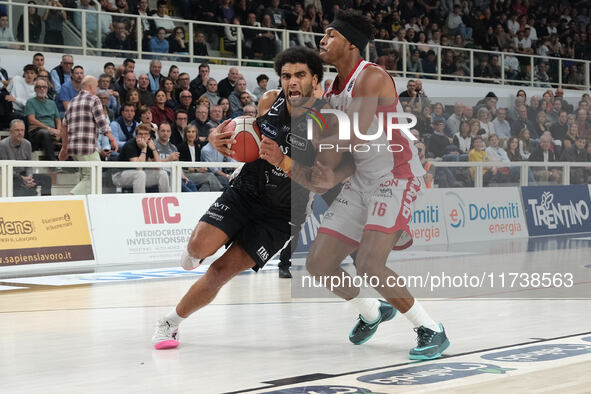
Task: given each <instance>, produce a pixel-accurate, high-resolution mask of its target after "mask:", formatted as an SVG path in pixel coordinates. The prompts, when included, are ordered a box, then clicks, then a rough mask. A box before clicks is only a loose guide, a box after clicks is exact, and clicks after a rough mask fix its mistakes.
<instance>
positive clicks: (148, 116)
mask: <svg viewBox="0 0 591 394" xmlns="http://www.w3.org/2000/svg"><path fill="white" fill-rule="evenodd" d="M138 113H139V116H138ZM135 117H136V119H139V123H138V124H147V125H148V126H150V130H152V134H151V136H152V137H155V136H156V130H158V125H156V123H153V122H152V110H151V109H150V108H149V107H146V106H145V105H142V106H141V107H140V109H139V110H138V112H136V115H135Z"/></svg>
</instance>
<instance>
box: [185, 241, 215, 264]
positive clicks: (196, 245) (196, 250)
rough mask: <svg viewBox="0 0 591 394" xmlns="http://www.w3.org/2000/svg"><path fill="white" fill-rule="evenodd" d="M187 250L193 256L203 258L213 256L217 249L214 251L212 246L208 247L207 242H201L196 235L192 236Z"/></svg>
mask: <svg viewBox="0 0 591 394" xmlns="http://www.w3.org/2000/svg"><path fill="white" fill-rule="evenodd" d="M187 252H188V253H189V255H190V256H191V257H192V258H194V259H198V260H202V259H204V258H207V257H209V256H211V255H212V254H213V253H214V252H215V250H213V251H212V250H211V247H208V246H207V245H206V244H205V242H199V241H197V240H196V239H195V238H194V237H191V240H190V241H189V244H188V245H187Z"/></svg>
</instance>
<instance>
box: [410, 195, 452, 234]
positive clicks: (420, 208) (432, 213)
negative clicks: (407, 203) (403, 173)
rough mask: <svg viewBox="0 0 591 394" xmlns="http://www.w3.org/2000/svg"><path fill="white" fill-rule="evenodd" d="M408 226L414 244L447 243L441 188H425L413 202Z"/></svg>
mask: <svg viewBox="0 0 591 394" xmlns="http://www.w3.org/2000/svg"><path fill="white" fill-rule="evenodd" d="M409 227H410V232H411V234H412V237H413V243H414V245H440V244H447V229H446V226H445V220H444V218H443V204H442V200H441V190H434V189H427V190H425V192H424V193H423V194H422V195H421V196H420V197H419V198H418V199H417V201H415V202H414V203H413V212H412V217H411V221H410V226H409Z"/></svg>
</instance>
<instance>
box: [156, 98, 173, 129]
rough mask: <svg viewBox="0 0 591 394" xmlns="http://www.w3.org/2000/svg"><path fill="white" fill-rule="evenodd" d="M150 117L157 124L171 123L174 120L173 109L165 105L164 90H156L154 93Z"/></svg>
mask: <svg viewBox="0 0 591 394" xmlns="http://www.w3.org/2000/svg"><path fill="white" fill-rule="evenodd" d="M152 119H153V122H154V123H156V125H157V126H159V125H160V123H162V122H168V123H171V124H172V123H173V122H174V111H173V109H172V108H170V107H167V106H166V93H164V90H158V91H157V92H156V94H155V95H154V106H153V107H152Z"/></svg>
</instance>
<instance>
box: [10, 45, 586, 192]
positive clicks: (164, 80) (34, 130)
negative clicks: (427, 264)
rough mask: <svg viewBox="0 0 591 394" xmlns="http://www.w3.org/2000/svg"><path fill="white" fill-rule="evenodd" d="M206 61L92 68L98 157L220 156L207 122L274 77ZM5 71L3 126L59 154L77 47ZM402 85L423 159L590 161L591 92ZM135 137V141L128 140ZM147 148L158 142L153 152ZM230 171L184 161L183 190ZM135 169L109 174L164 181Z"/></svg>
mask: <svg viewBox="0 0 591 394" xmlns="http://www.w3.org/2000/svg"><path fill="white" fill-rule="evenodd" d="M210 67H211V66H210V65H209V64H207V63H202V64H200V65H199V67H198V73H197V75H195V76H194V78H193V76H192V75H190V74H188V73H186V72H183V71H182V70H181V69H179V67H178V66H176V65H172V66H171V67H170V68H169V69H168V70H167V71H165V70H162V64H161V62H160V61H159V60H156V59H154V60H152V61H151V62H150V64H149V67H148V68H147V70H137V69H136V67H135V60H134V59H131V58H127V59H124V60H123V62H122V63H121V64H114V63H112V62H107V63H105V64H104V67H103V71H104V72H103V73H102V74H100V75H97V76H96V77H97V85H98V87H97V88H98V90H97V93H96V95H97V96H98V98H99V99H100V102H101V104H102V107H103V112H104V114H105V116H106V117H107V118H108V123H109V135H110V136H111V138H110V139H109V138H107V136H104V135H101V136H99V139H98V141H97V143H98V146H99V156H100V159H101V160H120V161H131V160H130V159H131V158H134V157H139V156H137V155H139V154H141V152H142V148H145V149H146V156H145V158H144V160H146V161H160V160H166V161H170V160H181V161H190V162H199V161H223V160H224V158H223V157H221V156H220V155H218V154H217V153H216V152H215V150H212V149H211V147H210V146H208V142H207V137H208V135H209V133H210V131H211V130H212V129H213V128H215V127H216V126H217V125H219V124H220V123H221V122H223V121H224V120H225V119H228V118H232V117H236V116H240V115H248V116H256V115H257V108H256V103H257V102H258V100H259V99H260V98H261V96H262V94H263V93H264V92H265V91H266V90H267V83H268V80H269V78H268V76H266V75H264V74H261V75H259V76H258V77H257V78H256V81H257V87H256V89H253V91H252V92H251V91H249V90H248V89H247V84H246V81H245V79H244V77H243V76H242V74H240V71H239V69H237V68H235V67H232V68H230V69H229V71H228V74H227V76H226V77H225V78H223V79H221V80H219V81H216V80H215V79H214V78H211V77H210V75H209V74H210ZM0 76H1V77H0V83H1V84H2V86H3V88H2V89H1V90H0V110H1V111H3V114H4V116H1V117H0V119H1V120H3V121H4V122H5V124H4V125H0V127H2V126H3V127H7V126H8V122H10V121H11V120H13V119H21V120H22V121H23V122H24V124H25V139H26V140H27V141H29V142H30V144H31V147H32V150H33V151H35V150H40V151H42V152H43V153H42V155H41V158H42V159H44V160H56V159H57V158H56V152H57V151H59V150H60V148H61V145H62V143H61V140H60V139H61V134H60V127H61V122H62V120H63V118H64V111H65V110H67V108H68V106H69V105H70V102H71V100H72V99H73V98H75V97H76V96H77V95H78V94H79V92H80V91H81V85H82V81H83V79H84V78H85V76H86V75H85V71H84V68H83V67H82V66H80V65H77V64H76V63H75V59H74V57H73V56H72V55H63V56H62V60H61V62H60V64H58V65H56V66H55V67H53V68H49V67H48V68H46V67H45V58H44V56H43V54H42V53H36V54H35V55H34V56H33V61H32V63H31V64H28V65H25V67H24V68H23V74H22V76H21V75H15V76H12V78H10V76H8V75H7V73H6V72H5V71H4V70H3V69H0ZM399 93H400V94H399V96H400V102H401V104H402V105H403V109H404V111H405V112H409V113H413V114H414V115H415V116H416V117H417V125H416V127H415V128H414V129H413V132H414V133H415V134H416V135H417V136H418V137H419V139H420V142H421V144H422V145H419V146H420V147H422V148H421V156H422V158H423V160H425V161H426V160H428V159H435V160H444V161H468V160H471V161H486V160H489V161H502V162H510V161H521V160H530V161H546V162H548V161H578V162H586V161H588V160H589V159H591V147H590V145H591V144H589V142H591V98H590V97H589V95H588V94H584V95H582V96H581V98H580V100H579V101H578V102H577V103H576V104H574V105H571V104H569V102H567V101H566V100H565V99H564V97H563V96H564V92H563V90H562V89H560V88H559V89H556V90H547V91H546V92H544V94H543V95H542V96H541V97H537V96H532V97H526V92H525V91H524V90H519V91H518V92H517V94H516V96H515V99H514V101H513V102H512V103H511V104H510V105H506V106H505V107H502V106H500V105H498V103H499V100H498V98H497V96H496V95H495V94H494V93H493V92H489V94H487V95H486V97H484V98H482V99H481V100H480V101H479V102H478V103H477V104H476V105H473V103H472V104H470V105H468V104H467V103H462V102H461V101H458V102H457V103H456V104H455V105H453V106H451V105H447V106H446V105H444V104H443V103H441V102H437V101H436V100H434V99H430V98H429V96H428V94H427V93H426V92H425V90H424V89H423V84H422V81H421V80H418V79H417V80H409V81H408V83H407V86H406V89H405V90H404V91H400V92H399ZM142 125H143V126H142ZM140 126H142V127H143V128H145V129H149V131H150V133H151V137H150V141H152V144H148V143H147V141H144V139H145V138H144V136H141V138H139V140H138V135H137V130H138V127H140ZM144 134H145V132H144ZM130 144H131V146H132V147H126V146H127V145H130ZM152 147H154V148H153V149H152ZM147 149H151V150H152V151H153V150H154V149H156V153H155V154H152V153H151V151H149V150H147ZM548 151H550V152H551V153H550V154H549V153H548ZM134 155H136V156H134ZM545 171H546V172H544V173H542V171H538V173H532V174H529V178H530V181H532V182H533V181H552V182H558V181H559V180H560V179H559V178H560V175H561V174H560V172H559V171H558V170H557V169H551V170H545ZM228 172H229V171H228V170H227V169H226V170H225V169H221V168H204V167H194V168H188V169H187V170H186V171H185V174H184V177H183V189H185V190H187V191H190V190H222V189H223V188H224V187H226V186H227V185H228V178H229V173H228ZM497 172H498V170H497V169H496V168H493V167H491V168H487V169H486V174H485V179H484V181H485V183H486V184H488V183H490V182H497V183H500V182H518V181H519V177H520V173H519V171H518V168H517V167H514V168H513V167H511V168H508V169H502V170H500V172H499V173H497ZM431 173H432V175H433V176H434V178H435V183H436V184H437V185H438V186H440V187H453V186H461V185H467V184H472V183H473V182H474V178H473V175H474V174H473V173H470V172H469V171H467V172H464V173H463V174H462V171H461V170H458V171H456V170H453V169H445V168H437V169H433V171H431ZM130 174H131V173H130V172H128V173H126V175H127V176H126V177H122V174H121V173H119V174H113V177H112V179H111V180H112V182H113V184H114V185H115V186H117V187H121V188H130V189H133V190H135V191H137V190H145V189H146V187H147V188H150V187H151V186H156V185H160V184H161V183H163V182H164V181H163V179H164V178H165V177H166V179H168V176H169V174H168V173H166V172H164V173H162V172H160V173H158V174H157V176H156V175H152V177H151V178H150V177H148V179H147V180H146V179H144V180H140V181H137V179H138V178H137V176H138V175H137V173H134V174H133V175H134V176H133V177H131V176H130ZM140 176H141V175H140ZM588 176H589V172H588V170H587V169H580V171H579V170H577V171H573V172H571V182H572V183H584V182H588ZM138 182H139V183H138ZM146 182H147V183H146ZM138 185H139V186H138ZM159 188H160V187H159Z"/></svg>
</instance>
